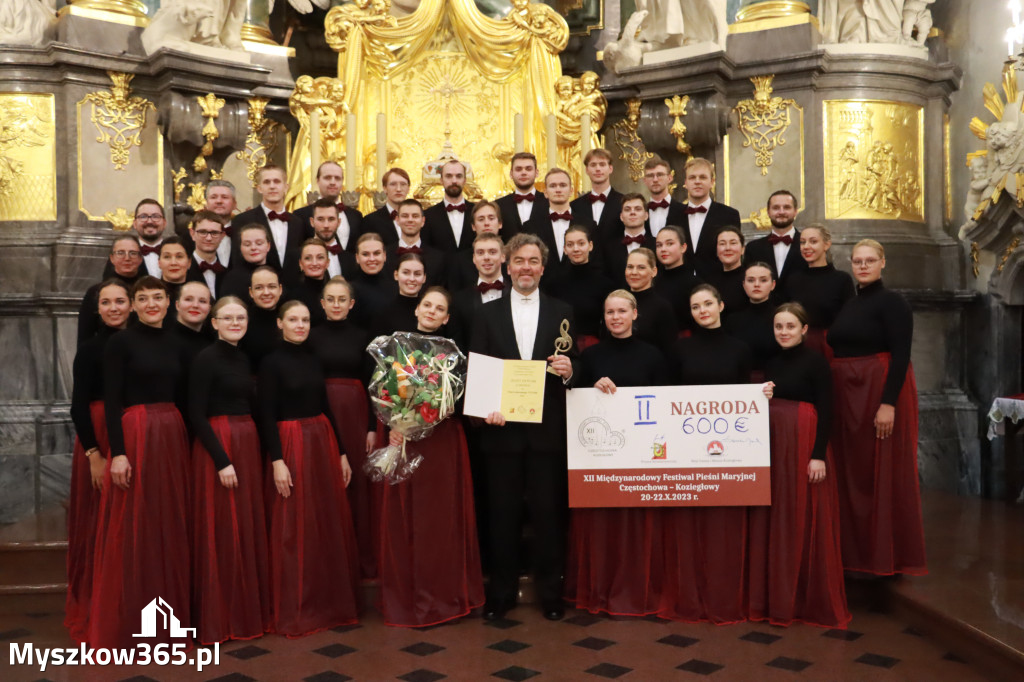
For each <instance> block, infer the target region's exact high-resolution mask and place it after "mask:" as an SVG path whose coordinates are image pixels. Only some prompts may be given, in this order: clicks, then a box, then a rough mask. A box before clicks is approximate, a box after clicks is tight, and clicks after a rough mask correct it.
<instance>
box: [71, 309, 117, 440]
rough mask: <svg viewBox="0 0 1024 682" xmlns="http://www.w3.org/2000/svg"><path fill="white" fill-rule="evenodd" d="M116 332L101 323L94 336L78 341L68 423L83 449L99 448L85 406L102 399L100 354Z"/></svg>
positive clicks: (101, 354)
mask: <svg viewBox="0 0 1024 682" xmlns="http://www.w3.org/2000/svg"><path fill="white" fill-rule="evenodd" d="M118 331H120V330H119V329H115V328H114V327H108V326H107V325H105V324H102V323H101V325H100V330H99V331H98V332H97V333H96V335H95V336H93V337H92V338H90V339H86V340H85V341H84V342H82V345H80V346H79V347H78V351H77V352H76V353H75V362H74V364H73V365H72V368H71V376H72V378H73V380H74V385H73V386H72V388H71V421H72V423H74V425H75V433H76V434H77V435H78V440H79V442H81V443H82V447H83V448H85V449H86V450H91V449H93V448H95V447H98V446H99V443H97V442H96V430H95V428H93V424H92V413H91V412H90V411H89V404H90V403H91V402H92V401H94V400H103V352H104V350H105V349H106V346H107V342H108V341H110V338H111V337H112V336H113V335H114V334H115V333H116V332H118ZM104 456H106V455H105V454H104Z"/></svg>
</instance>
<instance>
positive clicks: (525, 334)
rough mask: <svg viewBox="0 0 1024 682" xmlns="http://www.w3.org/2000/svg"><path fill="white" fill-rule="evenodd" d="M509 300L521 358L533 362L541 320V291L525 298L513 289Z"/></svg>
mask: <svg viewBox="0 0 1024 682" xmlns="http://www.w3.org/2000/svg"><path fill="white" fill-rule="evenodd" d="M509 298H510V300H511V304H512V326H513V328H515V332H516V345H517V346H519V357H520V358H521V359H523V360H532V359H533V344H534V342H535V341H536V340H537V321H538V319H539V318H540V290H539V289H536V290H534V292H533V293H532V294H530V295H529V296H523V295H522V294H521V293H519V292H518V291H516V290H515V289H514V288H513V289H511V290H509Z"/></svg>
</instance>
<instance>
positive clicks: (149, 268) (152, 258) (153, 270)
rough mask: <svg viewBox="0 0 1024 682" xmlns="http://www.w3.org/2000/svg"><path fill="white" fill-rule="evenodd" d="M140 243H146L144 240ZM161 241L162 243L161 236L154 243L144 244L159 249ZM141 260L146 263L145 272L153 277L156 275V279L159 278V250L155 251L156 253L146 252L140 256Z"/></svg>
mask: <svg viewBox="0 0 1024 682" xmlns="http://www.w3.org/2000/svg"><path fill="white" fill-rule="evenodd" d="M142 243H143V244H146V242H142ZM163 243H164V240H163V238H162V237H161V238H160V241H158V242H157V243H156V244H146V246H155V247H157V249H159V248H160V245H161V244H163ZM142 262H143V263H145V264H146V272H147V273H149V274H150V275H152V276H153V277H156V278H157V279H160V252H159V251H157V252H156V253H147V254H146V255H145V256H143V257H142Z"/></svg>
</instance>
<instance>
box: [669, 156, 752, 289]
mask: <svg viewBox="0 0 1024 682" xmlns="http://www.w3.org/2000/svg"><path fill="white" fill-rule="evenodd" d="M683 173H684V175H685V180H684V181H683V187H685V188H686V197H687V200H686V221H685V222H683V224H682V227H683V228H685V229H686V248H687V251H688V252H689V253H690V257H689V258H688V260H689V261H690V262H691V263H693V269H694V272H695V273H696V274H697V277H699V278H700V279H702V280H704V281H705V282H706V281H708V277H710V276H713V275H714V274H716V273H717V272H718V271H719V270H721V265H720V264H719V262H718V252H717V247H716V242H717V240H718V231H719V230H721V229H722V228H723V227H735V228H737V229H738V228H739V226H740V213H739V211H737V210H736V209H735V208H733V207H731V206H726V205H725V204H720V203H718V202H717V201H712V200H711V187H712V186H713V185H714V184H715V167H714V166H713V165H711V162H710V161H708V160H707V159H702V158H700V157H695V158H692V159H690V160H689V161H687V162H686V166H685V167H684V169H683Z"/></svg>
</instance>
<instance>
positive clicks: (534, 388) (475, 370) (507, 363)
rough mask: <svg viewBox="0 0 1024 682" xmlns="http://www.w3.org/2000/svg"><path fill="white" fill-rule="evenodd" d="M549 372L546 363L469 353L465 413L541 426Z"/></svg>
mask: <svg viewBox="0 0 1024 682" xmlns="http://www.w3.org/2000/svg"><path fill="white" fill-rule="evenodd" d="M546 370H547V363H546V362H544V361H543V360H502V359H500V358H493V357H491V356H490V355H481V354H480V353H470V354H469V368H468V369H467V371H466V401H465V406H464V407H463V409H462V413H463V414H465V415H466V416H468V417H484V418H486V417H487V415H489V414H490V413H491V412H501V413H502V414H503V415H504V416H505V421H510V422H533V423H540V421H541V418H542V416H543V414H544V382H545V377H546V376H547V372H546Z"/></svg>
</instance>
